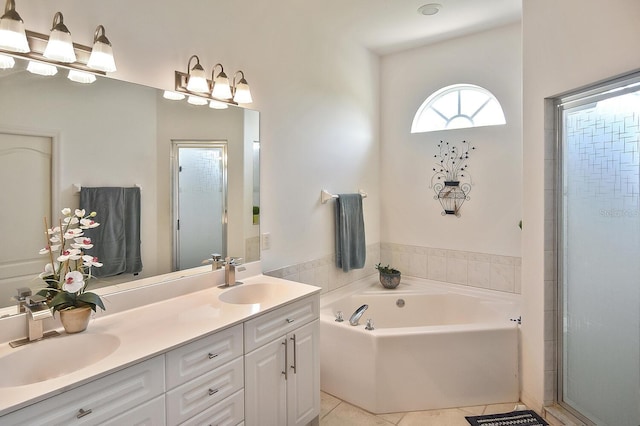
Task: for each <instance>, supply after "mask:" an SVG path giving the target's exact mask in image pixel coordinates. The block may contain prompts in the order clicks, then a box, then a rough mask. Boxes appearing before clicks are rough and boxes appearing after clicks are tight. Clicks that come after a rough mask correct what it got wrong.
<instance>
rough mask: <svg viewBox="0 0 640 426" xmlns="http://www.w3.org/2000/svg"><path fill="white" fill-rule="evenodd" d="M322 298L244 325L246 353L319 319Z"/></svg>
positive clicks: (288, 306) (298, 304)
mask: <svg viewBox="0 0 640 426" xmlns="http://www.w3.org/2000/svg"><path fill="white" fill-rule="evenodd" d="M319 312H320V297H319V296H311V297H307V298H305V299H302V300H298V301H297V302H293V303H290V304H288V305H285V306H283V307H281V308H278V309H276V310H275V311H272V312H268V313H266V314H264V315H260V316H259V317H257V318H254V319H251V320H249V321H247V322H245V323H244V346H245V353H247V352H250V351H252V350H254V349H256V348H258V347H260V346H262V345H264V344H266V343H268V342H270V341H271V340H273V339H275V338H277V337H279V336H282V335H285V334H287V333H288V332H290V331H291V330H294V329H296V328H298V327H300V326H301V325H304V324H306V323H308V322H311V321H313V320H314V319H316V318H318V317H319Z"/></svg>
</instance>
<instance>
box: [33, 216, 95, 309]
mask: <svg viewBox="0 0 640 426" xmlns="http://www.w3.org/2000/svg"><path fill="white" fill-rule="evenodd" d="M62 215H63V216H64V217H63V218H62V219H60V221H59V224H58V226H55V227H52V228H49V226H48V224H47V219H46V218H45V219H44V226H45V230H46V236H47V245H46V246H45V247H44V248H43V249H41V250H40V254H43V255H49V258H50V262H49V263H47V264H46V265H45V267H44V272H42V273H41V274H40V275H39V277H40V278H41V279H42V280H43V281H44V282H45V283H46V284H47V287H46V288H45V289H43V290H41V291H39V292H38V294H40V295H43V296H45V297H47V300H48V302H47V303H48V305H49V307H50V308H51V309H52V310H53V312H55V311H61V310H68V309H74V308H80V307H83V306H90V307H91V309H92V310H93V311H95V310H96V306H99V307H100V308H102V309H103V310H104V309H105V307H104V304H103V303H102V300H101V299H100V297H99V296H98V295H97V294H95V293H91V292H87V291H85V290H86V288H87V283H88V281H89V279H91V268H93V267H96V268H99V267H101V266H102V263H100V262H99V261H98V259H97V258H96V257H93V256H89V255H86V254H84V252H83V250H88V249H90V248H92V247H93V242H92V241H91V239H90V238H88V237H86V236H84V230H85V229H91V228H95V227H97V226H99V225H100V224H99V223H98V222H96V221H94V220H93V218H94V217H96V215H97V214H96V212H91V213H90V214H88V215H86V212H85V211H84V210H79V209H76V210H75V211H74V212H73V213H71V209H70V208H64V209H62Z"/></svg>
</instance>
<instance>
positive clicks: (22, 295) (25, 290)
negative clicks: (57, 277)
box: [13, 287, 32, 300]
mask: <svg viewBox="0 0 640 426" xmlns="http://www.w3.org/2000/svg"><path fill="white" fill-rule="evenodd" d="M16 291H17V292H18V295H17V296H13V297H14V298H15V299H16V300H25V299H26V298H27V297H28V296H31V294H32V293H31V289H30V288H29V287H20V288H17V289H16Z"/></svg>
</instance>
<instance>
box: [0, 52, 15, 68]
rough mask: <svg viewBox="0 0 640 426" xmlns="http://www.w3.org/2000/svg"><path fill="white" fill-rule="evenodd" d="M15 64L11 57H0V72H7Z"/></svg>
mask: <svg viewBox="0 0 640 426" xmlns="http://www.w3.org/2000/svg"><path fill="white" fill-rule="evenodd" d="M15 64H16V61H15V59H13V58H12V57H11V56H7V55H0V70H8V69H10V68H13V66H14V65H15Z"/></svg>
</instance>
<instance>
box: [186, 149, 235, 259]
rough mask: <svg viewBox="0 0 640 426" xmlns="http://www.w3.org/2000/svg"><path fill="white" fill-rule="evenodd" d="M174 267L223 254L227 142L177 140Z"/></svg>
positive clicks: (224, 248)
mask: <svg viewBox="0 0 640 426" xmlns="http://www.w3.org/2000/svg"><path fill="white" fill-rule="evenodd" d="M174 149H175V150H176V151H177V170H176V171H175V173H174V175H175V176H176V179H177V182H175V183H174V185H176V186H177V191H176V196H175V202H176V204H177V224H176V230H177V232H176V240H177V244H176V245H177V250H176V269H179V270H181V269H187V268H193V267H196V266H201V265H202V261H203V260H206V259H210V258H211V254H213V253H218V254H220V255H222V256H224V255H226V212H227V210H226V202H227V197H226V190H227V188H226V168H225V163H226V160H225V158H226V145H225V144H212V143H206V144H205V143H194V144H189V143H178V144H176V146H175V147H174Z"/></svg>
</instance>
